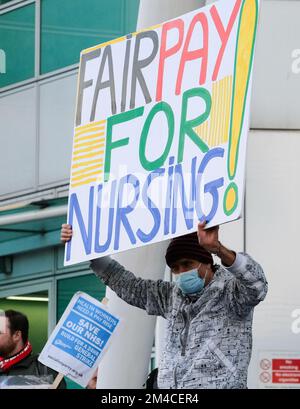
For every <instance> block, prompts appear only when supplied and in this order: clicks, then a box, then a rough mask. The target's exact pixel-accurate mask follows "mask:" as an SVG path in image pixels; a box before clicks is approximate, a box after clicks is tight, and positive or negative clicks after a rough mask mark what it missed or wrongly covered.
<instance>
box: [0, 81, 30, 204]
mask: <svg viewBox="0 0 300 409" xmlns="http://www.w3.org/2000/svg"><path fill="white" fill-rule="evenodd" d="M35 104H36V90H35V88H34V87H33V88H29V89H28V88H27V89H23V90H21V91H18V92H14V93H11V94H9V95H5V96H3V97H1V98H0V124H1V126H0V197H1V196H3V195H6V194H8V193H12V192H18V191H21V190H27V189H32V188H33V187H34V185H35V178H36V175H35V162H36V158H35V156H36V131H35V124H36V119H35Z"/></svg>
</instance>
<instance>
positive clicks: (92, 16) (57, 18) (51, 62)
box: [41, 0, 139, 74]
mask: <svg viewBox="0 0 300 409" xmlns="http://www.w3.org/2000/svg"><path fill="white" fill-rule="evenodd" d="M138 6H139V0H130V1H128V0H101V1H99V0H88V1H86V0H64V1H61V0H42V2H41V74H45V73H47V72H49V71H53V70H56V69H59V68H63V67H65V66H68V65H72V64H76V63H78V62H79V55H80V51H81V50H83V49H85V48H88V47H91V46H94V45H96V44H100V43H102V42H105V41H109V40H111V39H113V38H117V37H120V36H122V35H124V34H127V33H129V32H132V31H135V28H136V21H137V14H138Z"/></svg>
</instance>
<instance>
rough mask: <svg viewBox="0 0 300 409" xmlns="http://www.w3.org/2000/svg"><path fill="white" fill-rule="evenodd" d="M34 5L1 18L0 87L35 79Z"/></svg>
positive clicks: (8, 13)
mask: <svg viewBox="0 0 300 409" xmlns="http://www.w3.org/2000/svg"><path fill="white" fill-rule="evenodd" d="M34 14H35V6H34V4H29V5H28V6H25V7H21V8H19V9H16V10H13V11H9V12H7V13H3V14H1V15H0V88H1V87H5V86H6V85H10V84H13V83H16V82H19V81H24V80H27V79H29V78H31V77H33V76H34V47H35V34H34V22H35V15H34Z"/></svg>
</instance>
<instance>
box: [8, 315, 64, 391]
mask: <svg viewBox="0 0 300 409" xmlns="http://www.w3.org/2000/svg"><path fill="white" fill-rule="evenodd" d="M0 320H1V326H0V383H1V378H2V377H4V376H17V377H18V376H22V377H24V376H30V377H31V376H34V377H36V378H43V377H45V379H46V378H47V379H49V377H50V382H53V380H54V379H55V377H56V375H57V372H55V371H54V370H52V369H50V368H48V367H47V366H45V365H43V364H41V363H40V362H39V361H38V359H37V358H38V356H37V355H33V354H32V347H31V344H30V342H29V340H28V331H29V323H28V319H27V317H26V315H24V314H22V313H21V312H19V311H14V310H6V311H4V314H3V315H2V316H0ZM59 388H60V389H65V388H66V382H65V380H64V379H63V380H62V381H61V383H60V385H59Z"/></svg>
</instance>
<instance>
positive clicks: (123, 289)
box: [91, 253, 268, 389]
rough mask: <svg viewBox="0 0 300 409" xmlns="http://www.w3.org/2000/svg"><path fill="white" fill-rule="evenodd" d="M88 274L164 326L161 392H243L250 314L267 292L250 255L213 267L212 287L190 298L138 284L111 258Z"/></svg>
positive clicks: (170, 286) (165, 285) (160, 284)
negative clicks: (159, 319)
mask: <svg viewBox="0 0 300 409" xmlns="http://www.w3.org/2000/svg"><path fill="white" fill-rule="evenodd" d="M91 268H92V269H93V270H94V272H95V273H96V275H97V276H98V277H100V278H101V279H102V281H103V282H104V283H105V284H106V285H108V286H109V287H110V288H111V289H112V290H113V291H115V292H116V293H117V294H118V296H119V297H120V298H122V299H123V300H124V301H126V302H127V303H129V304H131V305H134V306H136V307H138V308H142V309H144V310H146V312H147V313H148V314H150V315H160V316H162V317H164V318H166V319H167V320H168V326H167V333H166V341H165V348H164V352H163V354H162V359H161V362H160V364H159V374H158V387H159V388H164V389H185V388H190V389H192V388H194V389H208V388H209V389H215V388H216V389H228V388H229V389H231V388H234V389H241V388H246V387H247V372H248V365H249V361H250V358H251V349H252V318H253V308H254V307H255V306H256V305H257V304H258V303H259V302H260V301H262V300H263V299H264V298H265V296H266V293H267V288H268V284H267V281H266V278H265V276H264V273H263V270H262V268H261V266H260V265H259V264H258V263H256V262H255V261H254V260H253V259H252V258H251V257H250V256H249V255H247V254H243V253H238V254H237V256H236V260H235V262H234V264H233V265H232V266H231V267H227V268H225V267H223V266H217V270H216V272H215V274H214V277H213V279H212V281H211V282H210V283H209V284H208V285H207V286H206V287H205V288H204V289H203V290H202V291H201V292H199V293H197V294H193V295H189V296H184V295H183V294H182V292H181V290H180V289H179V288H178V287H177V286H176V285H175V284H174V283H171V282H166V281H162V280H158V281H153V280H145V279H141V278H137V277H135V275H134V274H132V273H131V272H129V271H126V270H125V269H124V267H123V266H121V265H120V264H119V263H117V262H116V261H115V260H112V259H111V258H110V257H103V258H100V259H96V260H93V261H92V263H91Z"/></svg>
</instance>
